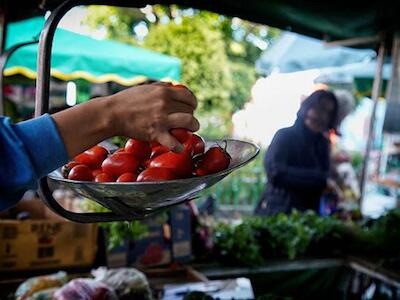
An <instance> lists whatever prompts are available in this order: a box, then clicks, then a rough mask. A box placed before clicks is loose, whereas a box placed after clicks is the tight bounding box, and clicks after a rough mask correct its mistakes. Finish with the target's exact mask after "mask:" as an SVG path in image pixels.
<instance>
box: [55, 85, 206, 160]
mask: <svg viewBox="0 0 400 300" xmlns="http://www.w3.org/2000/svg"><path fill="white" fill-rule="evenodd" d="M196 106H197V100H196V98H195V97H194V95H193V94H192V93H191V92H190V91H189V90H188V89H186V88H174V87H172V86H171V85H168V84H164V83H154V84H150V85H140V86H136V87H132V88H129V89H126V90H124V91H121V92H119V93H117V94H114V95H111V96H107V97H100V98H96V99H93V100H91V101H88V102H86V103H83V104H80V105H77V106H74V107H73V108H70V109H67V110H64V111H61V112H58V113H56V114H54V115H52V117H53V119H54V122H55V123H56V125H57V128H58V130H59V132H60V136H61V138H62V140H63V141H64V144H65V148H66V149H67V152H68V155H69V156H70V157H74V156H75V155H77V154H79V153H81V152H83V151H84V150H86V149H89V148H90V147H92V146H94V145H96V144H97V143H99V142H101V141H103V140H105V139H107V138H110V137H112V136H115V135H124V136H128V137H131V138H137V139H140V140H147V141H157V142H159V143H161V144H163V145H164V146H166V147H168V148H169V149H171V150H173V151H177V152H179V151H180V150H183V147H182V145H181V144H180V143H179V142H178V141H177V140H176V139H175V138H174V137H173V136H172V135H171V134H170V133H169V130H170V129H172V128H186V129H189V130H191V131H197V130H198V129H199V122H198V121H197V120H196V118H195V117H194V116H193V111H194V110H195V108H196Z"/></svg>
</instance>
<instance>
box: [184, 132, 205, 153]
mask: <svg viewBox="0 0 400 300" xmlns="http://www.w3.org/2000/svg"><path fill="white" fill-rule="evenodd" d="M183 146H184V147H185V150H186V151H187V152H188V153H190V155H192V156H195V155H198V154H203V153H204V149H205V144H204V140H203V139H202V138H201V137H200V136H199V135H197V134H194V133H193V134H192V135H191V136H190V137H189V138H188V139H187V140H186V141H185V142H184V143H183Z"/></svg>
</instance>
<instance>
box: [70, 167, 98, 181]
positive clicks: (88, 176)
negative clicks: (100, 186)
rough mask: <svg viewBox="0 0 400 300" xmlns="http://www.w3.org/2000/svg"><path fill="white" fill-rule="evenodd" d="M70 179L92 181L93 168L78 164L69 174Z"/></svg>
mask: <svg viewBox="0 0 400 300" xmlns="http://www.w3.org/2000/svg"><path fill="white" fill-rule="evenodd" d="M68 179H71V180H79V181H92V180H93V175H92V170H90V168H89V167H88V166H85V165H77V166H75V167H73V168H72V169H71V171H70V172H69V174H68Z"/></svg>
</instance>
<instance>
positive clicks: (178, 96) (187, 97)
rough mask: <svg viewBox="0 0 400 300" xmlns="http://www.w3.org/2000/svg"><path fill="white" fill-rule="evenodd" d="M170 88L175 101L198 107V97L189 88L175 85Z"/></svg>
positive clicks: (194, 107)
mask: <svg viewBox="0 0 400 300" xmlns="http://www.w3.org/2000/svg"><path fill="white" fill-rule="evenodd" d="M169 89H171V93H172V97H173V99H174V100H175V101H178V102H182V103H185V104H187V105H190V106H191V107H193V109H196V107H197V99H196V97H195V96H194V94H193V93H192V92H191V91H190V90H189V89H185V88H174V87H171V88H169Z"/></svg>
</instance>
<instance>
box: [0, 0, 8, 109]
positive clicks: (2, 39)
mask: <svg viewBox="0 0 400 300" xmlns="http://www.w3.org/2000/svg"><path fill="white" fill-rule="evenodd" d="M6 2H7V1H1V3H2V4H1V6H0V27H1V28H0V30H1V34H0V56H3V54H4V50H5V48H6V37H7V12H6V10H7V7H6V6H7V4H6ZM3 76H4V74H3V72H1V74H0V116H3V115H4V111H5V107H4V105H5V102H4V85H3V81H4V80H3Z"/></svg>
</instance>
